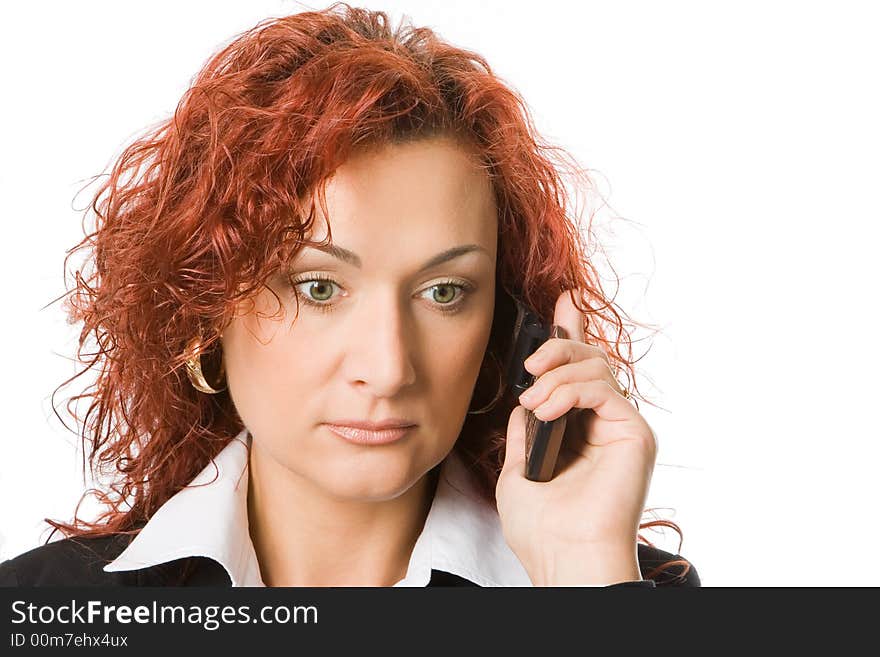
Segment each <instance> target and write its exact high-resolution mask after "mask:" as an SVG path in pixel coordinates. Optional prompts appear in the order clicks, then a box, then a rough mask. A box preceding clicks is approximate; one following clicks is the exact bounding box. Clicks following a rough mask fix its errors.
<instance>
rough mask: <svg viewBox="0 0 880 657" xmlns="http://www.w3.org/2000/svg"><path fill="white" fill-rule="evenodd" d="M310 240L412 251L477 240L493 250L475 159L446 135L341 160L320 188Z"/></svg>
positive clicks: (485, 184) (489, 198) (491, 219)
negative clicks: (321, 197)
mask: <svg viewBox="0 0 880 657" xmlns="http://www.w3.org/2000/svg"><path fill="white" fill-rule="evenodd" d="M326 200H327V212H328V215H329V216H325V215H324V213H323V212H322V210H321V208H320V205H317V207H316V212H317V217H318V221H316V222H315V229H314V231H313V234H312V235H310V236H309V237H310V239H313V240H323V239H325V238H326V236H327V230H326V223H327V222H329V224H330V228H331V231H332V241H333V243H335V244H338V245H340V246H344V247H346V248H349V249H351V250H354V251H356V252H358V253H364V254H366V257H369V254H374V255H375V254H382V256H383V257H385V258H387V257H389V256H392V255H397V256H403V255H405V253H402V252H401V251H402V249H404V250H413V251H416V252H417V253H416V254H415V255H419V254H421V253H423V252H431V253H433V252H434V251H436V250H437V247H438V246H443V247H448V246H456V245H458V244H463V243H469V244H471V243H472V244H479V245H481V246H484V247H485V248H487V249H490V247H491V251H490V252H491V253H492V254H493V255H494V253H495V242H496V236H497V216H496V214H497V210H496V207H495V197H494V191H493V188H492V184H491V181H490V179H489V176H488V175H487V173H486V172H485V171H484V170H483V169H481V168H480V166H479V164H478V162H477V160H476V157H475V156H474V155H473V154H472V152H471V151H469V150H468V149H467V148H466V147H465V146H463V145H461V144H459V143H458V142H456V141H454V140H452V139H449V138H435V139H431V140H421V141H415V142H409V143H404V144H395V145H385V146H382V147H381V148H378V149H372V150H369V151H365V152H361V153H358V154H357V155H355V156H354V157H352V158H350V159H349V160H348V161H347V162H345V163H344V164H343V165H342V166H341V167H340V168H339V169H337V171H336V172H335V173H334V175H333V177H332V178H331V179H330V180H329V181H328V183H327V186H326Z"/></svg>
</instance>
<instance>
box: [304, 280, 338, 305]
mask: <svg viewBox="0 0 880 657" xmlns="http://www.w3.org/2000/svg"><path fill="white" fill-rule="evenodd" d="M306 282H308V283H311V285H309V291H308V294H309V296H310V297H311V298H313V299H314V300H315V301H327V300H328V299H329V298H330V297H332V296H333V283H331V282H330V281H325V280H313V281H306Z"/></svg>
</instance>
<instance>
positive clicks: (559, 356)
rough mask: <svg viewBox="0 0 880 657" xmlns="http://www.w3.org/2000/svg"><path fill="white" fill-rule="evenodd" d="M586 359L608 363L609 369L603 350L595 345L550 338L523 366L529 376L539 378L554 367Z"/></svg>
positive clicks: (609, 363)
mask: <svg viewBox="0 0 880 657" xmlns="http://www.w3.org/2000/svg"><path fill="white" fill-rule="evenodd" d="M588 358H601V359H602V360H604V361H605V362H606V363H608V366H609V368H610V367H611V361H610V360H609V359H608V354H606V353H605V351H604V350H602V349H600V348H599V347H597V346H595V345H591V344H587V343H585V342H576V341H575V340H568V339H566V338H550V339H549V340H547V341H546V342H545V343H544V344H542V345H541V346H540V347H539V348H538V349H536V350H535V353H533V354H532V355H531V356H529V357H528V358H526V359H525V361H524V363H523V364H524V365H525V368H526V370H528V371H529V373H530V374H534V375H535V376H541V374H543V373H544V372H547V371H548V370H551V369H553V368H554V367H559V366H560V365H565V364H566V363H574V362H577V361H581V360H586V359H588Z"/></svg>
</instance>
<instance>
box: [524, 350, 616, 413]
mask: <svg viewBox="0 0 880 657" xmlns="http://www.w3.org/2000/svg"><path fill="white" fill-rule="evenodd" d="M594 379H601V380H602V381H606V382H607V383H608V384H609V385H610V386H611V387H612V388H614V389H615V390H617V391H618V392H619V393H620V394H623V386H622V385H620V383H619V382H618V381H617V379H615V378H614V374H613V373H612V372H611V366H610V365H609V364H608V361H607V360H604V359H602V358H587V359H585V360H579V361H577V362H575V363H567V364H565V365H560V366H559V367H555V368H553V369H551V370H549V371H548V372H545V373H544V374H542V375H541V376H540V377H538V379H537V380H536V381H535V382H534V383H533V384H532V385H531V386H530V387H529V389H528V390H526V391H525V392H524V393H523V394H521V395H520V396H519V403H520V404H522V405H523V406H525V407H526V408H528V409H534V408H537V407H538V406H540V405H541V404H543V403H544V402H545V401H547V399H548V398H549V397H550V394H551V393H552V392H553V391H554V390H555V389H556V388H557V387H559V386H561V385H563V384H566V383H578V382H585V381H592V380H594Z"/></svg>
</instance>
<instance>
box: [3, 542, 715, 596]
mask: <svg viewBox="0 0 880 657" xmlns="http://www.w3.org/2000/svg"><path fill="white" fill-rule="evenodd" d="M133 538H134V535H133V534H116V535H112V536H102V537H81V538H67V539H63V540H59V541H54V542H52V543H48V544H46V545H41V546H40V547H37V548H34V549H33V550H30V551H28V552H25V553H24V554H21V555H19V556H17V557H14V558H12V559H9V560H8V561H4V562H3V563H0V586H220V587H228V586H231V580H230V578H229V575H228V574H227V573H226V570H225V569H224V568H223V566H221V565H220V564H219V563H218V562H216V561H214V560H213V559H210V558H207V557H186V558H183V559H177V560H174V561H169V562H166V563H163V564H159V565H157V566H151V567H148V568H142V569H139V570H130V571H122V572H112V573H107V572H104V570H103V567H104V566H105V565H106V564H108V563H110V562H111V561H113V559H115V558H116V557H117V556H118V555H119V554H120V553H121V552H122V551H123V550H124V549H125V547H126V546H127V545H128V543H129V541H131V540H132V539H133ZM638 553H639V567H640V570H641V572H642V577H643V578H645V580H647V581H645V582H644V583H637V584H638V585H641V586H652V585H653V584H652V582H651V581H650V580H648V575H650V574H651V571H652V570H653V569H654V568H655V567H657V566H659V565H661V564H662V563H664V562H666V561H670V560H673V559H682V557H680V556H679V555H673V554H670V553H669V552H665V551H663V550H659V549H657V548H652V547H649V546H647V545H642V544H639V546H638ZM683 571H684V568H683V567H681V566H670V567H668V568H667V570H666V571H664V572H662V573H660V574H656V573H655V574H653V575H652V579H653V583H656V585H657V586H665V585H671V586H700V578H699V575H698V574H697V571H696V570H695V569H694V567H693V565H691V566H690V569H689V570H688V572H687V573H686V574H684V576H682V573H683ZM622 585H632V584H631V583H627V584H618V585H615V586H622ZM428 586H478V585H477V584H474V583H473V582H471V581H469V580H466V579H464V578H462V577H459V576H457V575H453V574H451V573H446V572H443V571H440V570H434V571H432V575H431V581H430V582H429V584H428Z"/></svg>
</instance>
